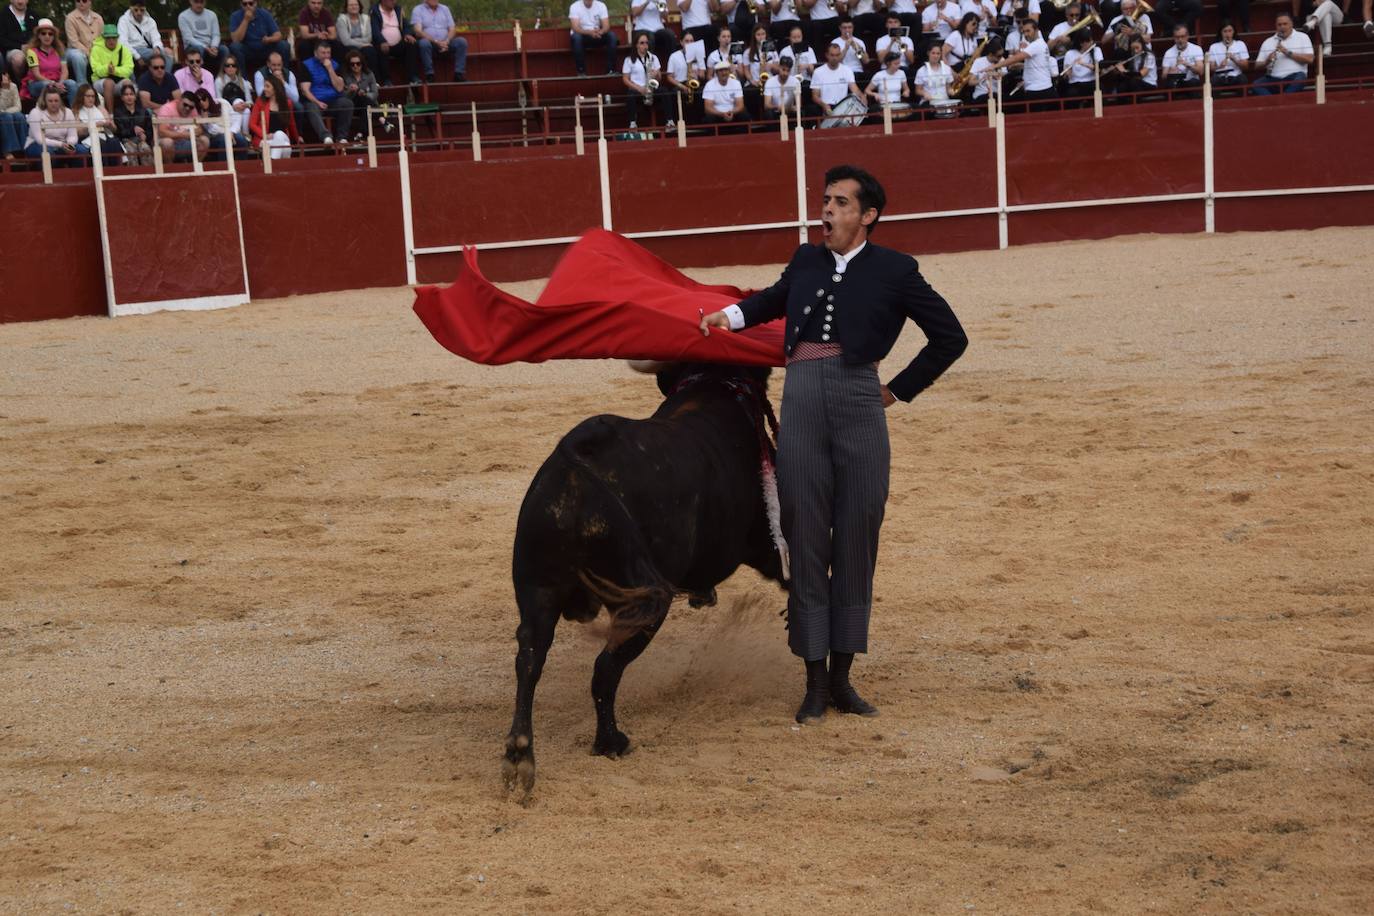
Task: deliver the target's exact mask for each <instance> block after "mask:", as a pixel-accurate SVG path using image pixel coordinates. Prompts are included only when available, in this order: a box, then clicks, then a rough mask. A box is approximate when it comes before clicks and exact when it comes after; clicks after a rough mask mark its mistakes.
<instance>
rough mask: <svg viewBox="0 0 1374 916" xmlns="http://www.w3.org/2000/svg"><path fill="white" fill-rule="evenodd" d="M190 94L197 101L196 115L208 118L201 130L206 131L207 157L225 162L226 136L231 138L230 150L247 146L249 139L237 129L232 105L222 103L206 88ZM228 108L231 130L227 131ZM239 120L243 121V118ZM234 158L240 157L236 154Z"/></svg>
mask: <svg viewBox="0 0 1374 916" xmlns="http://www.w3.org/2000/svg"><path fill="white" fill-rule="evenodd" d="M190 96H191V98H193V99H194V100H195V103H196V117H198V118H206V119H207V120H206V121H205V122H203V123H202V124H201V125H200V130H203V131H205V139H206V158H207V159H209V160H210V161H211V162H223V161H224V160H225V159H226V158H227V157H226V156H225V150H224V141H225V138H226V137H227V138H228V140H229V148H230V150H236V149H238V148H240V144H242V147H243V148H245V149H246V148H247V146H248V141H247V140H246V139H244V138H242V137H240V136H239V135H238V133H237V132H236V130H235V124H236V119H235V113H234V111H233V109H232V107H229V106H228V104H227V103H221V102H220V101H219V100H218V99H216V98H215V97H214V96H213V95H211V94H210V93H209V92H207V91H206V90H204V89H197V90H196V91H195V92H193V93H190ZM226 108H228V110H229V130H228V132H227V133H226V132H225V129H224V114H225V109H226ZM238 120H239V121H241V118H239V119H238ZM234 158H238V157H237V156H235V157H234Z"/></svg>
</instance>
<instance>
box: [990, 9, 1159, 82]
mask: <svg viewBox="0 0 1374 916" xmlns="http://www.w3.org/2000/svg"><path fill="white" fill-rule="evenodd" d="M1128 2H1132V0H1128ZM1020 32H1021V45H1020V47H1019V48H1017V51H1016V53H1015V54H1011V55H1008V57H1007V59H1006V60H1004V61H1002V62H1001V63H1000V64H998V65H997V66H998V67H999V68H1001V69H1003V70H1005V69H1007V68H1008V67H1013V66H1015V65H1016V64H1020V65H1021V95H1022V96H1023V97H1024V98H1025V99H1026V100H1027V101H1035V100H1037V99H1053V98H1058V97H1059V93H1057V92H1056V91H1055V89H1054V78H1055V65H1054V59H1053V58H1052V57H1050V48H1049V45H1047V44H1045V39H1044V38H1043V37H1041V35H1040V26H1039V24H1038V23H1037V22H1036V21H1035V20H1034V19H1027V20H1025V21H1024V22H1022V23H1021V29H1020Z"/></svg>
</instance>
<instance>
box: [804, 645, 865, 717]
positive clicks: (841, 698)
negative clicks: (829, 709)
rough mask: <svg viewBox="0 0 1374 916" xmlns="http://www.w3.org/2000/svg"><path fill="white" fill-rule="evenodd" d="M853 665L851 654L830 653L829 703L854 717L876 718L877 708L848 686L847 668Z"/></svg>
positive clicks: (852, 654) (852, 655)
mask: <svg viewBox="0 0 1374 916" xmlns="http://www.w3.org/2000/svg"><path fill="white" fill-rule="evenodd" d="M853 663H854V653H853V652H831V653H830V702H831V704H832V705H834V707H835V708H836V709H837V710H839V711H840V712H847V713H852V714H853V715H856V716H876V715H877V714H878V710H877V707H875V706H873V705H872V704H871V703H868V702H867V701H865V700H864V698H863V697H861V696H859V692H858V691H857V690H855V689H854V688H853V687H851V686H850V684H849V666H850V665H852V664H853ZM807 696H810V694H807Z"/></svg>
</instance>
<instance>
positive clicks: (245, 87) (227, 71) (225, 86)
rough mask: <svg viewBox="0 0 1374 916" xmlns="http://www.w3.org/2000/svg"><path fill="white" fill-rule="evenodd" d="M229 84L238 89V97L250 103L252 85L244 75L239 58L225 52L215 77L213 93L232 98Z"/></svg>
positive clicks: (224, 97)
mask: <svg viewBox="0 0 1374 916" xmlns="http://www.w3.org/2000/svg"><path fill="white" fill-rule="evenodd" d="M230 86H233V87H234V88H235V89H237V90H238V98H241V99H243V100H244V101H245V102H247V103H249V104H250V105H251V104H252V103H253V87H252V86H250V85H249V84H248V80H247V79H246V78H245V77H244V75H243V68H242V67H241V66H239V59H238V58H237V57H235V56H234V55H232V54H226V55H225V56H224V62H223V63H221V64H220V73H219V76H217V77H215V95H216V96H218V97H219V98H221V99H232V98H233V96H231V95H230V94H229V87H230Z"/></svg>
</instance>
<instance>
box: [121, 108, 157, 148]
mask: <svg viewBox="0 0 1374 916" xmlns="http://www.w3.org/2000/svg"><path fill="white" fill-rule="evenodd" d="M114 122H115V136H116V137H118V138H119V139H121V140H133V139H135V138H136V137H137V136H138V135H137V134H135V133H134V128H135V127H141V128H143V139H144V140H145V141H147V142H150V143H151V142H152V137H153V119H152V116H151V113H150V112H149V111H148V109H146V108H144V107H143V103H142V102H136V103H135V104H134V110H133V111H130V110H129V109H128V108H126V107H125V106H124V103H123V102H122V101H121V102H116V103H115V107H114Z"/></svg>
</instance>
